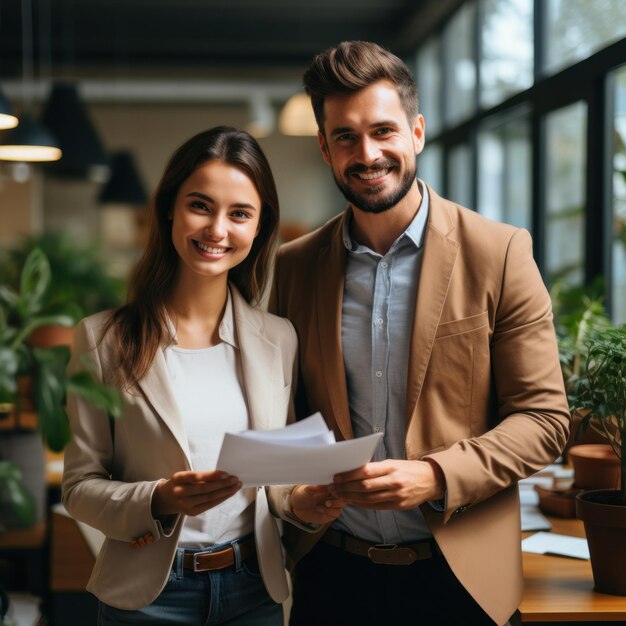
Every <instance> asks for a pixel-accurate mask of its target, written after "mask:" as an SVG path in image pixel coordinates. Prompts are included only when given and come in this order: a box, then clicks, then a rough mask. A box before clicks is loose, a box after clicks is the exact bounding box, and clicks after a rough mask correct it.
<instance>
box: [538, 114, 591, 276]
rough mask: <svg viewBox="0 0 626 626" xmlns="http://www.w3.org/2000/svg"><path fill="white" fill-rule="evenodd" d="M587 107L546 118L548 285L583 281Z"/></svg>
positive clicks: (546, 256) (546, 249)
mask: <svg viewBox="0 0 626 626" xmlns="http://www.w3.org/2000/svg"><path fill="white" fill-rule="evenodd" d="M586 154H587V105H586V104H585V103H583V102H576V103H575V104H571V105H569V106H567V107H564V108H562V109H558V110H557V111H554V112H553V113H550V114H549V115H547V116H546V188H545V197H544V199H545V206H546V242H545V260H546V270H547V279H548V283H550V284H551V283H553V282H554V281H555V280H559V279H563V280H565V281H566V282H567V283H568V284H572V285H576V284H582V282H583V280H584V261H585V259H584V249H585V186H586V185H585V182H586V181H585V172H586V167H587V162H586Z"/></svg>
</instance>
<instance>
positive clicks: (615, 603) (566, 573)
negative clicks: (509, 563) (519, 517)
mask: <svg viewBox="0 0 626 626" xmlns="http://www.w3.org/2000/svg"><path fill="white" fill-rule="evenodd" d="M550 522H551V523H552V532H555V533H559V534H562V535H571V536H573V537H584V536H585V531H584V528H583V524H582V522H581V521H579V520H576V519H558V518H550ZM529 534H530V533H524V536H527V535H529ZM523 562H524V597H523V599H522V603H521V604H520V607H519V610H520V613H521V615H522V622H524V623H526V622H529V623H530V622H557V623H558V622H585V621H587V622H598V623H599V622H617V621H622V620H626V596H612V595H608V594H604V593H597V592H596V591H594V589H593V575H592V572H591V563H590V561H585V560H581V559H570V558H567V557H557V556H545V555H542V554H530V553H527V552H524V553H523Z"/></svg>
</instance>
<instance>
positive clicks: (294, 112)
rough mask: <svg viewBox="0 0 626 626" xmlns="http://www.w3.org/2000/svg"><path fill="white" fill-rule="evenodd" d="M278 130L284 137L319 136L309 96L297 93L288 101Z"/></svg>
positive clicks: (282, 112)
mask: <svg viewBox="0 0 626 626" xmlns="http://www.w3.org/2000/svg"><path fill="white" fill-rule="evenodd" d="M278 128H279V130H280V132H281V133H282V134H283V135H293V136H299V137H305V136H310V135H313V136H315V135H317V122H316V121H315V115H314V114H313V108H312V107H311V99H310V98H309V96H307V95H306V94H305V93H297V94H294V95H293V96H291V98H289V100H287V102H286V103H285V106H284V107H283V110H282V111H281V112H280V116H279V118H278Z"/></svg>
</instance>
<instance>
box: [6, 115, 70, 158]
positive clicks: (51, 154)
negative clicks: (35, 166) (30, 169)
mask: <svg viewBox="0 0 626 626" xmlns="http://www.w3.org/2000/svg"><path fill="white" fill-rule="evenodd" d="M1 141H2V143H0V160H1V161H24V162H29V161H36V162H43V161H57V160H58V159H60V158H61V154H62V152H61V149H60V148H59V146H58V144H57V143H56V140H55V139H54V138H53V137H52V135H51V134H50V133H49V132H48V131H47V130H46V129H45V128H44V127H43V126H40V125H39V124H37V123H36V122H35V121H34V120H33V119H32V118H31V117H30V115H28V114H25V115H24V116H22V119H21V120H20V125H19V126H18V127H17V128H14V129H13V130H10V131H8V132H7V133H6V134H4V133H3V136H2V137H1Z"/></svg>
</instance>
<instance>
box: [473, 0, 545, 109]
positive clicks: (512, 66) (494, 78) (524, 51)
mask: <svg viewBox="0 0 626 626" xmlns="http://www.w3.org/2000/svg"><path fill="white" fill-rule="evenodd" d="M481 6H482V24H481V27H480V38H481V59H480V102H481V104H482V105H483V106H484V107H488V106H493V105H494V104H498V103H499V102H501V101H502V100H504V99H505V98H506V97H508V96H510V95H511V94H514V93H516V92H518V91H523V90H524V89H527V88H528V87H530V86H531V85H532V84H533V2H532V0H483V3H482V5H481Z"/></svg>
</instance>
